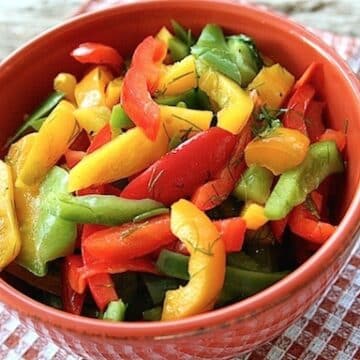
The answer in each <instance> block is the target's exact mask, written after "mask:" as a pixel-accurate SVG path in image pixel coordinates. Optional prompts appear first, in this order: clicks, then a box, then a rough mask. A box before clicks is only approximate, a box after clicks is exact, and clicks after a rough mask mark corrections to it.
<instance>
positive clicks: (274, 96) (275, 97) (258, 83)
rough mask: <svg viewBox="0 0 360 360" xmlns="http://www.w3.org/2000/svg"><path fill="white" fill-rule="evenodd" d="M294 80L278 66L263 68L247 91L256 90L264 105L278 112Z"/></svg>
mask: <svg viewBox="0 0 360 360" xmlns="http://www.w3.org/2000/svg"><path fill="white" fill-rule="evenodd" d="M294 82H295V78H294V76H293V75H292V74H290V73H289V72H288V71H287V70H286V69H285V68H284V67H282V66H281V65H279V64H275V65H272V66H264V67H263V68H262V69H261V70H260V72H259V73H258V74H257V75H256V77H255V79H254V80H253V81H252V82H251V83H250V84H249V86H248V89H249V90H256V91H257V93H258V95H259V97H260V99H261V101H262V102H263V104H264V105H266V106H268V107H269V108H270V109H271V110H278V109H279V108H280V107H281V106H282V104H283V103H284V101H285V100H286V98H287V97H288V95H289V94H290V92H291V89H292V87H293V85H294Z"/></svg>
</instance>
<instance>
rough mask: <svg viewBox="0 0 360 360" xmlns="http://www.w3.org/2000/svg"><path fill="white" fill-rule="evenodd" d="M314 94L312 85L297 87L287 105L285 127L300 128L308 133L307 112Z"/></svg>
mask: <svg viewBox="0 0 360 360" xmlns="http://www.w3.org/2000/svg"><path fill="white" fill-rule="evenodd" d="M314 95H315V89H314V88H313V87H312V86H311V85H308V84H304V85H302V86H299V87H298V88H297V90H296V91H295V92H294V94H293V95H292V96H291V97H290V99H289V102H288V104H287V106H286V108H287V111H286V113H285V114H284V117H283V124H284V126H285V127H287V128H289V129H295V130H299V131H301V132H302V133H303V134H305V135H307V129H306V124H305V114H306V110H307V108H308V106H309V103H310V101H311V100H312V98H313V97H314Z"/></svg>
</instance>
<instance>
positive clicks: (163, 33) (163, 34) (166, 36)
mask: <svg viewBox="0 0 360 360" xmlns="http://www.w3.org/2000/svg"><path fill="white" fill-rule="evenodd" d="M155 37H156V39H158V40H161V41H162V42H164V43H165V44H166V45H168V44H169V40H170V39H172V38H173V37H174V36H173V34H172V33H171V32H170V31H169V30H168V29H167V27H166V26H163V27H162V28H161V29H160V31H159V32H158V33H157V34H156V36H155Z"/></svg>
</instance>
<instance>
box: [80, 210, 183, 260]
mask: <svg viewBox="0 0 360 360" xmlns="http://www.w3.org/2000/svg"><path fill="white" fill-rule="evenodd" d="M175 240H176V237H175V236H174V235H173V234H172V233H171V230H170V217H169V216H159V217H156V218H153V219H150V220H149V221H146V222H144V223H138V224H134V223H128V224H124V225H121V226H116V227H111V228H108V229H105V230H103V231H99V232H96V233H95V234H93V235H92V236H90V237H88V238H87V239H86V244H85V245H84V248H85V250H86V252H87V253H88V254H90V255H91V256H93V257H95V256H96V257H97V258H98V259H102V261H106V262H116V261H121V260H129V259H134V258H138V257H141V256H144V255H147V254H150V253H151V252H153V251H155V250H156V249H158V248H160V247H163V246H165V245H167V244H170V243H172V242H174V241H175Z"/></svg>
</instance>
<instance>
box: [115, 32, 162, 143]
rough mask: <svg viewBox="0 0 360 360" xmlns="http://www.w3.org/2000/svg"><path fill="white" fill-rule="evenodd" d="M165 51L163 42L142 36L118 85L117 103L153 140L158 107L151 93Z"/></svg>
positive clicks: (157, 125) (156, 131)
mask: <svg viewBox="0 0 360 360" xmlns="http://www.w3.org/2000/svg"><path fill="white" fill-rule="evenodd" d="M166 53H167V46H166V44H165V43H164V42H162V41H159V40H156V39H154V38H153V37H152V36H149V37H147V38H145V40H144V41H143V42H141V43H140V44H139V45H138V47H137V48H136V50H135V52H134V55H133V58H132V63H131V67H130V69H129V70H128V71H127V73H126V75H125V78H124V82H123V87H122V93H121V104H122V106H123V108H124V110H125V112H126V113H127V114H128V116H129V117H130V118H131V120H132V121H133V122H134V123H135V124H136V125H137V126H139V127H141V128H142V129H143V130H144V132H145V134H146V136H147V137H148V138H149V139H150V140H155V139H156V136H157V134H158V131H159V128H160V124H161V119H160V108H159V105H158V104H156V102H155V101H154V100H153V99H152V98H151V94H152V93H154V91H155V90H156V87H157V82H158V80H159V75H160V65H161V63H162V61H163V60H164V58H165V56H166Z"/></svg>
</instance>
